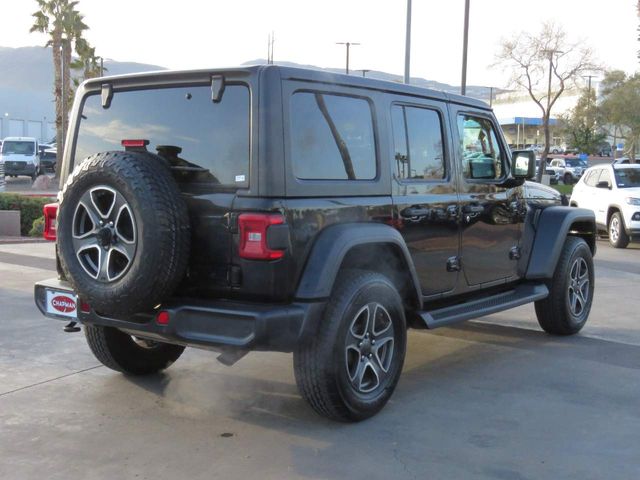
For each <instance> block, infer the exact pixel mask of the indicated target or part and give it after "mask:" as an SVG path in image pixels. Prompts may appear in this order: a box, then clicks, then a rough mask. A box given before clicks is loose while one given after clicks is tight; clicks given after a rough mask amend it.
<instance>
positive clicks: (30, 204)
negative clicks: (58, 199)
mask: <svg viewBox="0 0 640 480" xmlns="http://www.w3.org/2000/svg"><path fill="white" fill-rule="evenodd" d="M52 202H55V198H46V197H27V196H25V195H18V194H16V193H0V210H20V235H22V236H25V237H26V236H27V235H29V232H30V231H31V229H32V228H33V222H34V221H35V220H37V219H39V218H40V217H42V216H43V215H42V207H43V206H44V205H46V204H47V203H52Z"/></svg>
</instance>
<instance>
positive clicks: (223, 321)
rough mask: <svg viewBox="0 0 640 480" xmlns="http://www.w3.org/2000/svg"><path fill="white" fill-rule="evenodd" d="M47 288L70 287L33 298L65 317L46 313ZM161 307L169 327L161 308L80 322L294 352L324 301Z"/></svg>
mask: <svg viewBox="0 0 640 480" xmlns="http://www.w3.org/2000/svg"><path fill="white" fill-rule="evenodd" d="M46 288H53V289H55V290H57V291H69V292H72V291H73V290H72V289H71V286H70V285H69V284H68V283H67V282H65V281H61V280H58V279H50V280H44V281H41V282H38V283H36V285H35V289H34V297H35V303H36V305H37V307H38V309H39V310H40V311H41V312H42V314H43V315H45V316H48V317H52V318H58V319H62V318H59V317H55V316H53V315H51V314H48V313H47V312H46V308H45V295H46V294H45V289H46ZM78 303H80V302H78ZM161 310H162V311H165V312H167V313H168V314H169V321H168V323H167V324H166V325H161V324H158V323H157V322H156V318H155V313H156V312H152V313H144V314H136V315H134V316H132V317H131V318H127V319H119V318H112V317H107V316H104V315H101V314H99V313H97V312H95V311H94V310H93V309H90V311H89V312H81V311H78V321H79V322H81V323H83V324H86V325H101V326H105V327H115V328H119V329H121V330H124V331H126V332H127V333H130V334H132V335H137V336H140V337H144V338H148V339H152V340H158V341H162V342H167V343H175V344H180V345H186V346H199V347H214V348H215V347H227V348H235V349H241V350H267V351H279V352H290V351H293V349H294V348H295V346H296V345H297V344H298V343H299V342H300V340H301V339H302V338H303V335H304V333H305V332H308V331H310V329H312V328H313V326H314V325H315V322H316V321H317V320H318V319H319V318H320V315H321V314H322V312H323V310H324V303H323V302H314V303H291V304H287V305H281V304H254V303H242V302H235V301H226V300H211V301H201V300H191V301H185V300H184V299H180V302H175V301H174V302H168V303H167V304H163V305H162V308H161ZM63 320H66V321H69V320H70V319H69V318H63Z"/></svg>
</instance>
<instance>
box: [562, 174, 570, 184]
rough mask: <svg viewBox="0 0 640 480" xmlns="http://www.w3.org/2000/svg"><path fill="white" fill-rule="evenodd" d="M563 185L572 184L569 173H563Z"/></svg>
mask: <svg viewBox="0 0 640 480" xmlns="http://www.w3.org/2000/svg"><path fill="white" fill-rule="evenodd" d="M562 181H563V182H564V184H565V185H571V184H572V183H573V176H571V174H570V173H565V174H564V178H563V180H562Z"/></svg>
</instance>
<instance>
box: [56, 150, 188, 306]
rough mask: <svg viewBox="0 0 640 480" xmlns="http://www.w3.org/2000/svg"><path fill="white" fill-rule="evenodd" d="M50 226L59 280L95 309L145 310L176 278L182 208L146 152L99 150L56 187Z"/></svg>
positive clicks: (184, 233) (181, 259)
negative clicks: (62, 277)
mask: <svg viewBox="0 0 640 480" xmlns="http://www.w3.org/2000/svg"><path fill="white" fill-rule="evenodd" d="M57 228H58V232H57V233H58V254H59V258H60V265H61V267H62V270H63V272H64V274H65V276H66V278H67V280H68V281H69V282H70V283H71V285H72V286H73V288H74V290H75V291H76V293H78V295H79V296H80V298H81V299H83V300H86V301H87V302H88V303H89V304H90V305H91V307H92V308H93V309H95V310H96V311H98V312H100V313H103V314H107V315H113V316H125V315H130V314H132V313H138V312H144V311H148V310H150V309H152V308H154V307H155V306H157V305H158V304H160V303H162V301H163V300H166V298H167V297H168V296H170V295H171V294H172V293H173V291H174V290H175V288H176V287H177V286H178V284H179V282H180V281H181V280H182V278H183V277H184V274H185V270H186V267H187V263H188V260H189V246H190V240H191V239H190V228H189V217H188V212H187V207H186V204H185V202H184V200H183V199H182V198H181V196H180V191H179V190H178V186H177V185H176V183H175V181H174V180H173V178H172V176H171V172H170V170H169V169H168V168H167V166H166V165H165V164H164V162H162V161H161V159H156V158H155V156H154V155H151V154H147V153H144V152H104V153H98V154H96V155H92V156H90V157H88V158H87V159H86V160H84V161H83V162H82V163H81V164H80V165H79V166H77V167H76V168H75V170H74V171H73V173H72V174H71V175H70V176H69V179H68V180H67V182H66V184H65V186H64V187H63V189H62V193H61V198H60V208H59V211H58V227H57Z"/></svg>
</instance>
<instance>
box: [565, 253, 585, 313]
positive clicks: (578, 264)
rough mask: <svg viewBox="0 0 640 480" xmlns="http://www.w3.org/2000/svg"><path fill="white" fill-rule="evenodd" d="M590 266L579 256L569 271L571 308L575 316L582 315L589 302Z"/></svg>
mask: <svg viewBox="0 0 640 480" xmlns="http://www.w3.org/2000/svg"><path fill="white" fill-rule="evenodd" d="M589 284H590V279H589V266H588V265H587V262H586V261H585V259H584V258H582V257H578V258H576V260H575V261H574V262H573V264H572V265H571V270H570V271H569V288H568V290H569V308H570V309H571V313H572V314H573V315H574V316H575V317H579V316H580V315H582V314H583V313H584V311H585V309H586V308H587V305H588V303H589Z"/></svg>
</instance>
